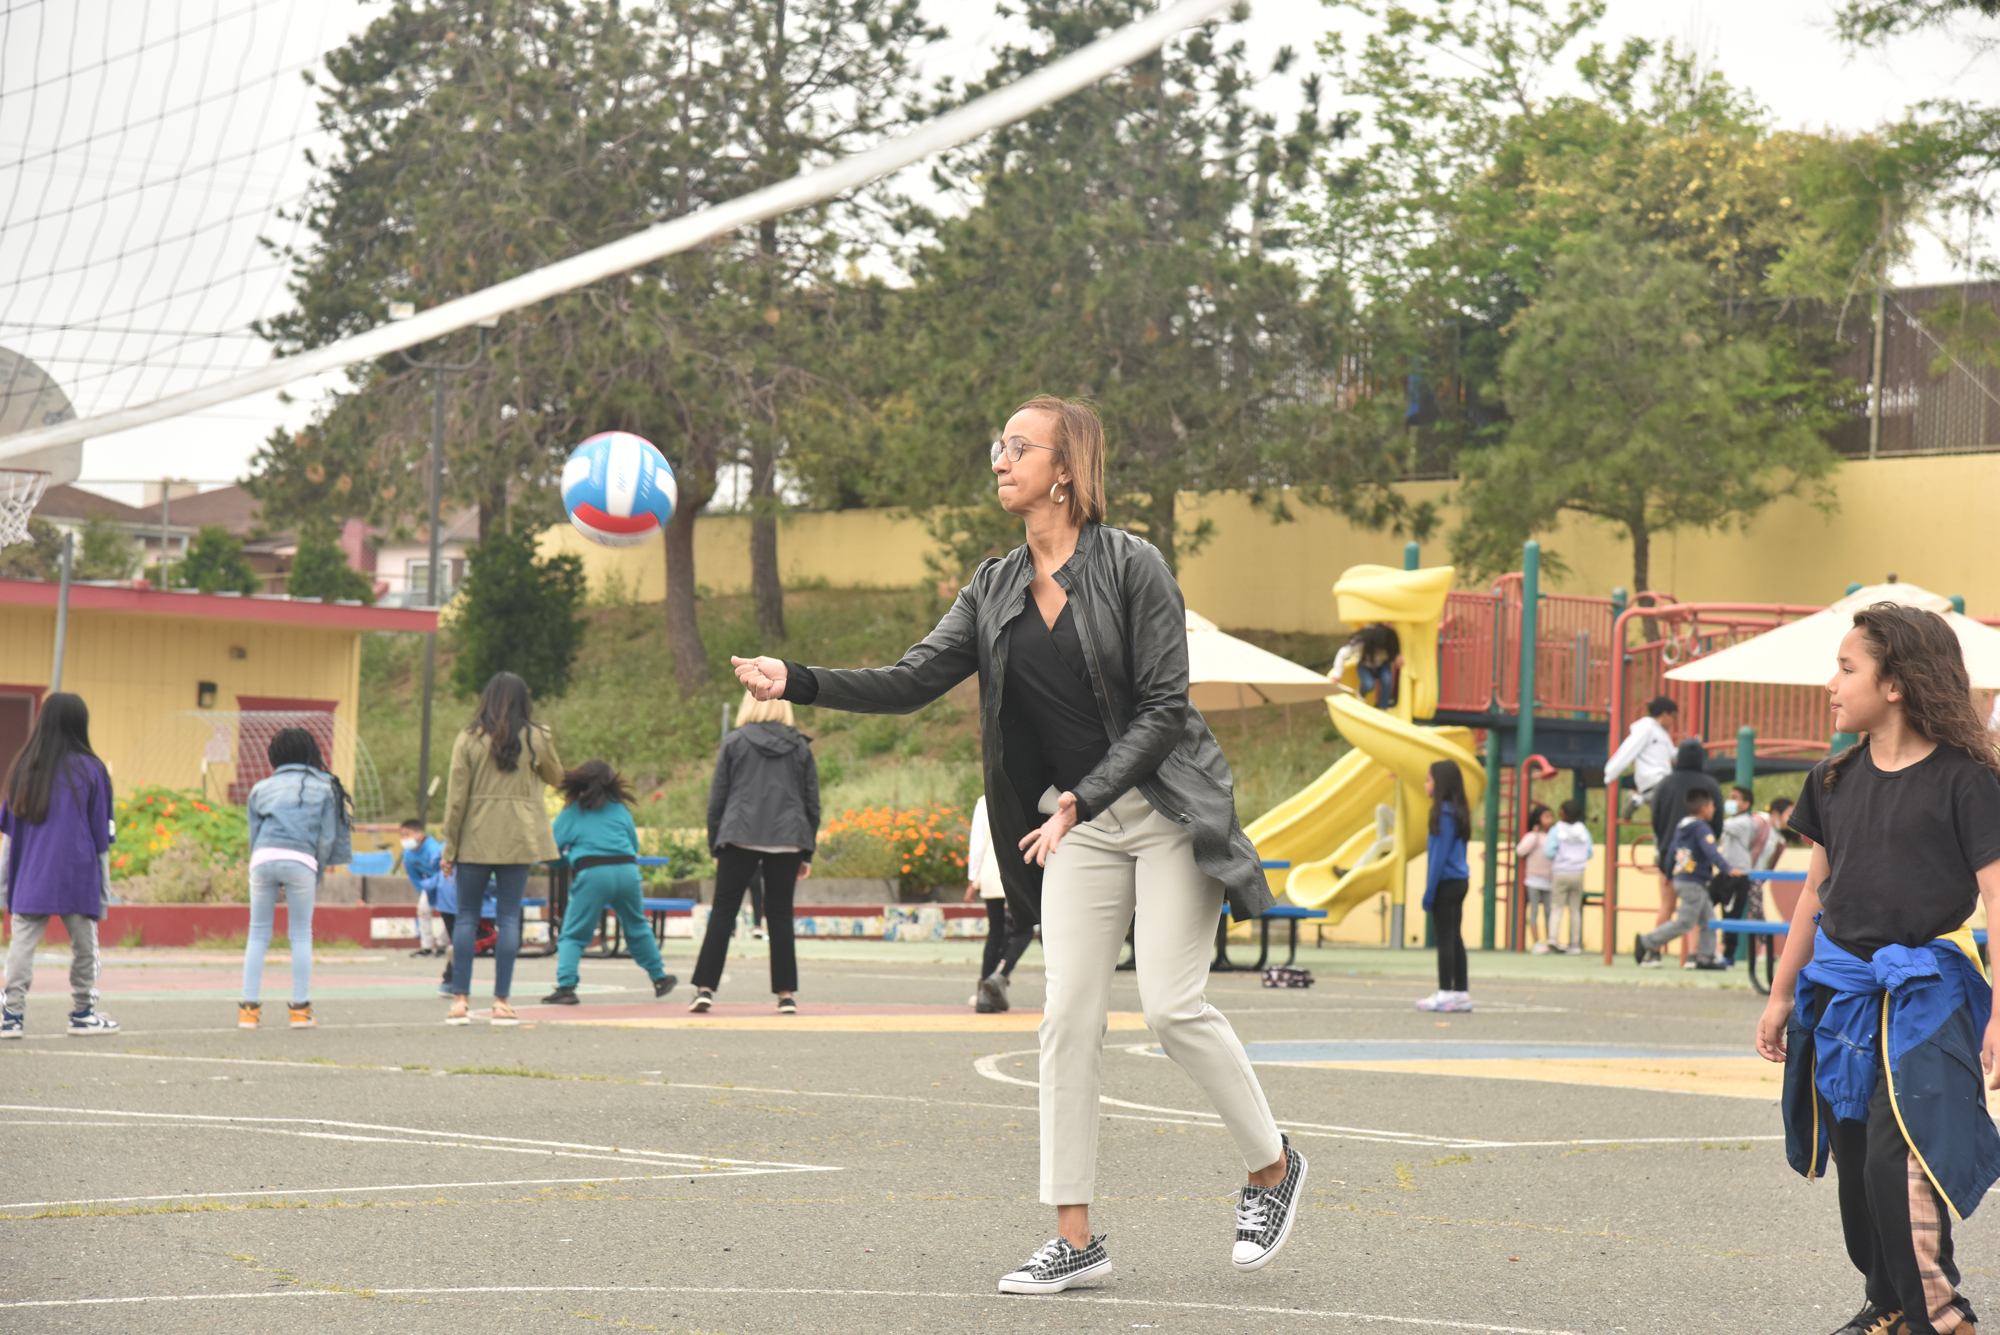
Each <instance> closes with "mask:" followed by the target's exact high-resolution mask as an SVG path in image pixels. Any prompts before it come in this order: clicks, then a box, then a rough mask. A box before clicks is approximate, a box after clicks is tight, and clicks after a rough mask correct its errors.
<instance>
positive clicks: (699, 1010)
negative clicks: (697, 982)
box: [688, 987, 715, 1015]
mask: <svg viewBox="0 0 2000 1335" xmlns="http://www.w3.org/2000/svg"><path fill="white" fill-rule="evenodd" d="M714 1004H715V993H714V992H713V991H711V990H710V989H708V988H705V987H697V988H696V989H695V990H694V1000H693V1001H692V1002H690V1003H688V1009H689V1010H691V1011H693V1012H694V1013H695V1014H696V1015H701V1014H704V1013H706V1012H707V1010H708V1008H709V1007H710V1006H713V1005H714Z"/></svg>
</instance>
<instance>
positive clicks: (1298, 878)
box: [1250, 696, 1486, 923]
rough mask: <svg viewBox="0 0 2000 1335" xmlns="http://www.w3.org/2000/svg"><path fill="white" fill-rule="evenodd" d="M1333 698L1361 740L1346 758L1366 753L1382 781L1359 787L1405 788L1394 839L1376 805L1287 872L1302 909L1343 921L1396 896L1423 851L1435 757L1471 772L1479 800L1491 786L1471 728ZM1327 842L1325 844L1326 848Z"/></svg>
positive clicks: (1386, 792) (1389, 794)
mask: <svg viewBox="0 0 2000 1335" xmlns="http://www.w3.org/2000/svg"><path fill="white" fill-rule="evenodd" d="M1326 704H1327V709H1328V710H1329V711H1330V712H1331V713H1332V714H1333V718H1334V722H1335V724H1336V726H1338V727H1339V729H1340V731H1341V734H1342V735H1343V736H1345V737H1346V738H1347V740H1348V741H1349V742H1351V743H1353V744H1354V750H1353V751H1351V752H1349V753H1348V754H1347V755H1345V756H1342V757H1341V761H1342V763H1345V762H1347V761H1349V760H1351V759H1353V758H1354V757H1355V756H1363V757H1365V758H1366V761H1367V764H1366V766H1365V769H1364V770H1363V771H1362V772H1364V773H1366V774H1367V776H1368V778H1370V779H1373V780H1374V781H1375V782H1374V784H1372V785H1369V784H1367V783H1366V781H1365V780H1361V779H1357V780H1355V781H1353V784H1352V786H1354V787H1356V788H1359V787H1362V786H1371V787H1373V788H1374V789H1375V791H1377V792H1379V793H1381V794H1382V796H1381V798H1380V800H1381V801H1382V802H1384V803H1393V802H1394V801H1395V796H1394V790H1395V786H1396V785H1397V784H1400V785H1401V786H1402V789H1403V793H1402V799H1403V800H1402V810H1401V812H1400V813H1399V814H1400V815H1401V817H1402V819H1400V820H1399V821H1397V822H1396V826H1395V829H1394V831H1393V832H1392V833H1391V834H1390V836H1389V837H1388V838H1387V839H1379V838H1378V837H1377V836H1378V830H1377V827H1376V821H1375V810H1374V807H1373V806H1371V807H1369V809H1368V811H1367V813H1366V817H1365V819H1363V820H1359V821H1353V822H1351V823H1349V824H1347V825H1345V826H1344V827H1343V828H1345V829H1346V830H1347V831H1348V834H1347V837H1346V838H1345V839H1343V840H1341V841H1340V843H1339V845H1338V846H1337V847H1335V848H1334V849H1333V850H1332V852H1331V853H1330V854H1328V855H1325V856H1321V857H1319V858H1317V859H1311V860H1305V861H1301V860H1299V859H1297V858H1294V859H1292V870H1291V873H1290V874H1289V875H1288V876H1287V877H1286V878H1285V893H1286V895H1287V897H1288V898H1290V900H1291V901H1292V902H1293V903H1294V904H1297V905H1299V906H1300V907H1301V908H1309V909H1325V910H1326V911H1327V921H1328V922H1329V923H1336V922H1339V921H1340V920H1341V919H1343V918H1345V917H1346V916H1347V915H1348V913H1349V912H1350V911H1351V910H1353V909H1354V908H1355V907H1356V906H1357V905H1360V904H1364V903H1366V902H1368V901H1369V900H1370V899H1373V898H1374V897H1375V896H1376V895H1379V894H1381V893H1382V892H1384V891H1388V892H1389V893H1390V897H1391V899H1394V898H1395V897H1396V894H1395V892H1396V888H1397V885H1396V883H1397V880H1398V879H1399V878H1400V877H1401V875H1402V873H1403V867H1404V866H1405V865H1406V864H1407V863H1408V861H1409V860H1410V859H1411V858H1412V857H1415V856H1417V855H1418V854H1420V853H1422V852H1423V849H1424V838H1425V831H1426V829H1427V827H1428V824H1429V816H1430V799H1429V798H1427V797H1425V796H1424V774H1425V773H1426V772H1427V771H1428V770H1429V769H1430V767H1431V763H1432V762H1433V761H1438V760H1449V761H1452V762H1453V763H1455V764H1456V765H1457V766H1458V769H1459V773H1460V774H1461V775H1463V776H1464V778H1465V791H1466V798H1467V800H1468V801H1469V802H1472V803H1475V804H1476V803H1477V802H1478V801H1479V798H1480V796H1481V795H1482V794H1483V793H1484V792H1485V790H1486V771H1485V770H1484V769H1483V768H1482V767H1481V765H1480V762H1479V756H1478V755H1477V753H1475V752H1474V751H1473V749H1472V730H1471V729H1469V728H1421V727H1418V726H1417V725H1416V724H1414V723H1406V722H1405V721H1403V720H1402V719H1399V718H1397V717H1396V716H1395V715H1394V714H1390V713H1387V712H1385V711H1383V710H1380V709H1374V708H1371V707H1370V706H1369V705H1367V704H1366V703H1364V702H1363V701H1361V700H1358V699H1356V698H1354V697H1353V696H1336V697H1334V698H1333V699H1331V700H1328V701H1327V702H1326ZM1336 768H1338V766H1336ZM1392 776H1393V777H1392ZM1259 823H1260V824H1261V822H1259ZM1250 838H1251V841H1252V842H1253V843H1254V842H1256V839H1257V836H1256V835H1255V834H1252V835H1251V836H1250ZM1326 846H1327V845H1326V844H1324V843H1322V844H1320V845H1319V847H1320V848H1322V849H1324V848H1325V847H1326ZM1258 848H1259V849H1260V850H1261V849H1262V848H1263V845H1262V844H1258ZM1371 852H1372V853H1373V854H1374V856H1372V857H1370V856H1369V854H1370V853H1371ZM1265 856H1266V857H1272V856H1279V855H1273V854H1268V853H1267V854H1265ZM1343 868H1344V869H1345V871H1344V872H1343V871H1342V870H1341V869H1343Z"/></svg>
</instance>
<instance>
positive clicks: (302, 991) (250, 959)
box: [243, 862, 319, 1005]
mask: <svg viewBox="0 0 2000 1335" xmlns="http://www.w3.org/2000/svg"><path fill="white" fill-rule="evenodd" d="M318 887H319V873H318V872H317V871H314V870H313V869H312V868H311V867H308V866H307V865H306V864H305V863H303V862H262V863H259V864H258V865H256V866H254V867H252V868H251V869H250V940H249V942H248V943H247V944H245V945H244V947H243V999H244V1000H245V1001H256V1000H258V998H259V994H260V993H261V992H262V990H263V986H264V952H265V951H267V950H269V949H270V948H271V929H272V925H273V923H274V922H275V921H276V920H277V916H278V894H279V892H280V891H283V892H284V896H285V926H286V929H287V932H288V934H289V935H290V937H291V938H292V1004H293V1005H299V1004H302V1003H303V1002H305V1001H307V1000H309V999H310V998H311V996H312V974H313V950H312V946H313V894H314V892H315V891H316V890H317V889H318Z"/></svg>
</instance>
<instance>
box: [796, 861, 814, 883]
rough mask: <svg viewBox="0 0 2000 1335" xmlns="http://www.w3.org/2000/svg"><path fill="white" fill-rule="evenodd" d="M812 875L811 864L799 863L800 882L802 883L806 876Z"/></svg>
mask: <svg viewBox="0 0 2000 1335" xmlns="http://www.w3.org/2000/svg"><path fill="white" fill-rule="evenodd" d="M812 874H813V865H812V863H810V862H801V863H800V864H799V879H800V880H801V881H803V880H804V879H805V878H806V877H808V876H810V875H812Z"/></svg>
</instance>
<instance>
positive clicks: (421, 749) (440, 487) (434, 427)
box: [417, 371, 444, 820]
mask: <svg viewBox="0 0 2000 1335" xmlns="http://www.w3.org/2000/svg"><path fill="white" fill-rule="evenodd" d="M443 493H444V372H442V371H432V372H431V564H430V569H429V570H428V571H427V572H426V573H425V579H424V602H425V603H426V604H427V605H428V606H430V607H432V608H436V607H437V605H438V557H439V554H440V552H441V551H442V548H443V541H442V536H443V535H441V534H440V533H439V532H438V516H439V512H440V510H441V509H442V508H443ZM437 639H438V637H437V632H436V631H435V630H429V631H425V632H424V722H423V734H422V736H421V737H419V738H418V741H417V819H418V820H424V819H425V818H426V817H427V816H428V815H429V813H430V809H431V792H430V787H431V702H432V699H433V697H434V695H435V694H436V691H437Z"/></svg>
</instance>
